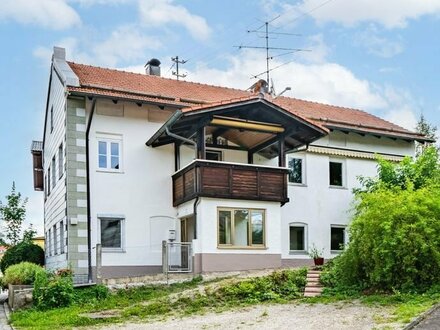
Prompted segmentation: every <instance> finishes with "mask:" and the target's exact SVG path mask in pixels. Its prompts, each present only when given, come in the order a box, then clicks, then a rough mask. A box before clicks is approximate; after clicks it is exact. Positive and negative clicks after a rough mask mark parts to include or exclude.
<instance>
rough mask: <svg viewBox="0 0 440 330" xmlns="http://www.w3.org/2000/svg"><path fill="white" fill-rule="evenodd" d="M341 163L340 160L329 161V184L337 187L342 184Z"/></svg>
mask: <svg viewBox="0 0 440 330" xmlns="http://www.w3.org/2000/svg"><path fill="white" fill-rule="evenodd" d="M343 165H344V164H343V163H342V162H341V161H330V163H329V173H330V176H329V179H330V182H329V183H330V186H337V187H342V186H344V180H343V172H344V171H343V170H344V169H343Z"/></svg>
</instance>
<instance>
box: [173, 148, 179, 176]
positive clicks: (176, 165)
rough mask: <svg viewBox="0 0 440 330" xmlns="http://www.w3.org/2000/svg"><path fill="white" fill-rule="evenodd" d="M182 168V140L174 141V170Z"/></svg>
mask: <svg viewBox="0 0 440 330" xmlns="http://www.w3.org/2000/svg"><path fill="white" fill-rule="evenodd" d="M179 169H180V142H174V170H175V171H176V172H177V171H178V170H179Z"/></svg>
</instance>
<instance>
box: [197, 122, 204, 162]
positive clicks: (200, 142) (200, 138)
mask: <svg viewBox="0 0 440 330" xmlns="http://www.w3.org/2000/svg"><path fill="white" fill-rule="evenodd" d="M197 159H206V142H205V127H204V126H203V127H200V128H199V129H198V130H197Z"/></svg>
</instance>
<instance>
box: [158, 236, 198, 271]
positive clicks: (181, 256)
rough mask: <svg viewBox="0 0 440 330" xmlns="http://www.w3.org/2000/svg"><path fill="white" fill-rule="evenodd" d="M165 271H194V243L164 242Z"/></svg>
mask: <svg viewBox="0 0 440 330" xmlns="http://www.w3.org/2000/svg"><path fill="white" fill-rule="evenodd" d="M163 248H164V253H163V261H164V262H163V269H164V273H166V274H168V273H191V272H192V244H191V243H186V242H165V241H164V242H163Z"/></svg>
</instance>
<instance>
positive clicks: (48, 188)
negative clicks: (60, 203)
mask: <svg viewBox="0 0 440 330" xmlns="http://www.w3.org/2000/svg"><path fill="white" fill-rule="evenodd" d="M49 195H50V167H49V168H48V169H47V196H49Z"/></svg>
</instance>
